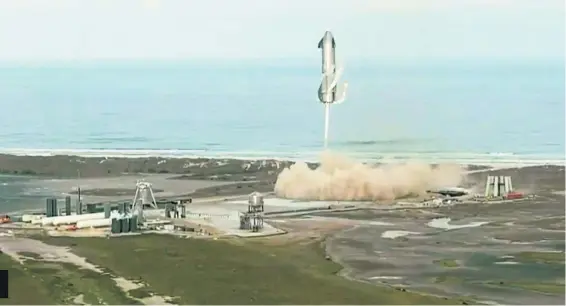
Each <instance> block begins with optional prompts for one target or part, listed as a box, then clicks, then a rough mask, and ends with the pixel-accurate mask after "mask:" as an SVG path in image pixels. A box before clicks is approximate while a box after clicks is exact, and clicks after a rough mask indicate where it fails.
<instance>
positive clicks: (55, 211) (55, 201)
mask: <svg viewBox="0 0 566 306" xmlns="http://www.w3.org/2000/svg"><path fill="white" fill-rule="evenodd" d="M52 203H53V204H52V206H51V208H52V209H53V210H52V212H51V215H52V216H58V215H59V209H58V208H57V199H52Z"/></svg>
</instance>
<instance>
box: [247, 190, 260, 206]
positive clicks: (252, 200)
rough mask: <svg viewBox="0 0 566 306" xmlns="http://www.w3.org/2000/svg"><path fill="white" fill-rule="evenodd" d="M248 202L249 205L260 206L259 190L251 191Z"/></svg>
mask: <svg viewBox="0 0 566 306" xmlns="http://www.w3.org/2000/svg"><path fill="white" fill-rule="evenodd" d="M249 204H250V205H251V206H262V205H263V195H262V194H261V193H259V192H252V194H250V197H249Z"/></svg>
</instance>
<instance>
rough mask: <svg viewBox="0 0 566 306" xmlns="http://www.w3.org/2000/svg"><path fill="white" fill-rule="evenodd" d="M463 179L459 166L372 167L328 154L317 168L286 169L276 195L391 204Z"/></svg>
mask: <svg viewBox="0 0 566 306" xmlns="http://www.w3.org/2000/svg"><path fill="white" fill-rule="evenodd" d="M463 178H464V171H463V169H462V167H460V166H459V165H450V164H446V165H437V166H432V165H429V164H426V163H420V162H407V163H404V164H384V165H380V166H371V165H366V164H363V163H360V162H356V161H354V160H350V159H348V158H346V157H344V156H341V155H338V154H335V153H330V152H324V153H322V156H321V163H320V166H319V167H318V168H316V169H310V168H309V167H308V166H307V164H306V163H296V164H294V165H292V166H291V167H289V168H286V169H284V170H283V171H282V172H281V173H280V174H279V176H278V177H277V182H276V184H275V194H276V195H277V196H279V197H282V198H288V199H297V200H313V201H314V200H319V201H389V200H395V199H400V198H406V197H418V196H423V195H426V193H427V190H431V189H437V188H442V187H445V186H457V185H459V184H460V183H461V181H462V179H463Z"/></svg>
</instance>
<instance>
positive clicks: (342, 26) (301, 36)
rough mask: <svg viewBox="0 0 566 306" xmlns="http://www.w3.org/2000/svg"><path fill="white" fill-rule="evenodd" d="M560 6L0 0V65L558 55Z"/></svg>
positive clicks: (543, 2)
mask: <svg viewBox="0 0 566 306" xmlns="http://www.w3.org/2000/svg"><path fill="white" fill-rule="evenodd" d="M564 13H565V11H564V1H563V0H475V1H474V0H0V60H51V59H54V60H55V59H56V60H73V59H101V58H104V59H106V58H135V59H140V58H156V59H177V58H188V59H190V58H219V57H221V58H244V57H245V58H254V57H262V58H274V57H277V58H283V57H300V58H310V57H314V56H318V54H319V51H318V50H317V49H316V46H317V43H318V40H319V39H320V38H321V36H322V34H323V33H324V31H325V30H327V29H330V30H332V31H333V33H334V35H335V36H336V39H337V43H338V47H339V48H340V49H339V52H340V53H339V57H348V58H382V57H397V58H403V59H405V58H411V59H419V58H431V57H434V58H443V57H451V58H454V57H456V58H457V57H498V58H500V57H512V58H516V57H521V58H522V57H528V58H562V57H563V56H564Z"/></svg>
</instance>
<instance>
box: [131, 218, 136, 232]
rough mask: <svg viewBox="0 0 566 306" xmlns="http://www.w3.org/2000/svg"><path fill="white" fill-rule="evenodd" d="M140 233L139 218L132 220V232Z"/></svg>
mask: <svg viewBox="0 0 566 306" xmlns="http://www.w3.org/2000/svg"><path fill="white" fill-rule="evenodd" d="M137 231H138V216H132V217H131V218H130V232H132V233H135V232H137Z"/></svg>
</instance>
